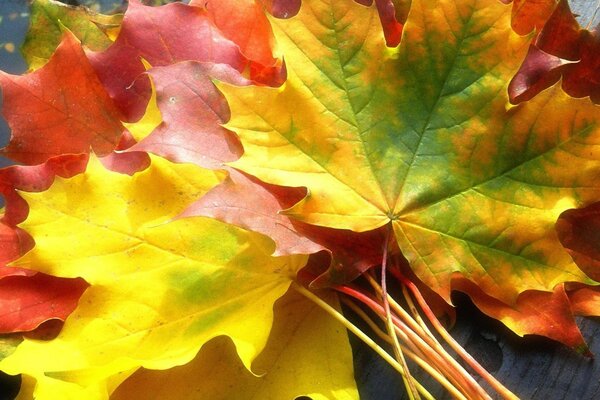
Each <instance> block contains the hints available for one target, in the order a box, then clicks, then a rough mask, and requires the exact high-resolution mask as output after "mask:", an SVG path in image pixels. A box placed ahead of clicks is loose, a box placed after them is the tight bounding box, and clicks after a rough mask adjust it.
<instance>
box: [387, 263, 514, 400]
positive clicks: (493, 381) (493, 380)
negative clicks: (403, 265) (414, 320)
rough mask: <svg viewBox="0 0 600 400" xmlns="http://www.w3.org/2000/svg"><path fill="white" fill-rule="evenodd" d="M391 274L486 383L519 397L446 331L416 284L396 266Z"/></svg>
mask: <svg viewBox="0 0 600 400" xmlns="http://www.w3.org/2000/svg"><path fill="white" fill-rule="evenodd" d="M391 272H392V274H393V275H394V276H395V277H396V278H397V279H398V280H400V282H402V283H403V284H404V285H405V286H406V287H407V288H408V289H409V290H410V292H411V293H412V295H413V296H414V297H415V299H416V300H417V303H419V306H420V307H421V309H422V310H423V312H424V313H425V316H427V319H429V322H431V324H432V325H433V327H434V328H435V330H436V331H437V332H438V333H439V335H440V336H441V337H442V338H443V339H444V340H445V341H446V342H447V343H448V344H449V345H450V347H452V349H453V350H454V351H455V352H456V353H457V354H458V355H459V356H460V357H461V358H462V359H463V360H464V361H465V362H466V363H467V364H468V365H469V366H470V367H471V368H473V370H475V372H477V373H478V374H479V375H480V376H481V377H482V378H483V379H485V381H486V382H487V383H489V384H490V386H492V388H494V390H496V392H498V394H500V396H502V398H503V399H506V400H518V399H519V398H518V397H517V396H516V395H515V394H514V393H513V392H511V391H510V390H509V389H508V388H506V387H505V386H504V385H502V384H501V383H500V382H499V381H498V380H497V379H496V378H494V376H493V375H492V374H490V373H489V372H488V371H487V370H486V369H485V368H483V367H482V366H481V364H479V363H478V362H477V360H475V359H474V358H473V357H472V356H471V355H470V354H469V353H467V351H466V350H465V349H463V348H462V346H461V345H460V344H458V342H457V341H456V340H454V338H453V337H452V336H451V335H450V334H449V333H448V331H447V330H446V329H445V328H444V327H443V326H442V324H441V323H440V321H439V320H438V319H437V317H436V316H435V314H434V313H433V311H432V310H431V308H429V306H428V305H427V302H426V301H425V299H424V298H423V295H422V294H421V292H420V291H419V289H418V288H417V286H416V285H415V284H414V283H413V282H411V281H410V280H409V279H408V278H406V277H405V276H404V275H403V274H402V273H401V272H400V270H399V269H398V268H394V269H392V270H391Z"/></svg>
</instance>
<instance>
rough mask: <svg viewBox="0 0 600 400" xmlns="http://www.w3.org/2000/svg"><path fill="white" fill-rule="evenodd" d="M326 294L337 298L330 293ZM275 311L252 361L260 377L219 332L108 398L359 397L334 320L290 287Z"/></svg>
mask: <svg viewBox="0 0 600 400" xmlns="http://www.w3.org/2000/svg"><path fill="white" fill-rule="evenodd" d="M324 297H325V298H326V299H328V300H329V301H330V302H332V303H334V304H335V303H337V300H336V298H335V296H334V295H332V294H331V293H329V294H328V295H327V294H325V296H324ZM337 308H339V306H337ZM274 315H275V317H274V322H273V330H272V331H271V334H270V336H269V341H268V342H267V345H266V346H265V350H264V351H263V352H262V353H261V354H260V355H259V356H258V357H257V358H256V360H255V361H254V362H253V363H252V370H253V371H256V372H257V373H260V374H261V375H260V376H255V375H253V374H251V373H250V372H249V371H248V370H247V369H246V368H245V367H244V366H243V364H242V363H241V362H240V360H239V357H238V356H237V355H236V354H235V348H234V347H233V346H232V343H231V340H229V339H228V338H225V337H219V338H216V339H213V340H212V341H210V342H209V343H207V344H206V345H205V346H204V347H203V348H202V350H201V351H200V352H199V353H198V355H197V356H196V358H195V359H194V360H192V361H191V362H190V363H188V364H186V365H184V366H181V367H175V368H172V369H170V370H167V371H150V370H139V371H137V372H136V373H135V374H133V375H132V376H131V377H130V378H128V379H127V380H126V381H125V382H123V384H122V385H121V386H120V387H119V388H118V389H117V390H116V391H115V393H114V394H113V396H112V397H111V399H112V400H127V399H132V398H144V399H146V400H153V399H157V400H158V399H161V400H162V399H164V400H201V399H211V400H221V399H222V400H230V399H235V398H246V399H247V398H254V399H295V398H297V397H299V396H301V395H304V396H309V397H310V398H311V399H313V400H327V399H340V400H342V399H346V400H350V399H358V398H359V397H358V392H357V390H356V385H355V383H354V373H353V367H352V352H351V349H350V345H349V343H348V337H347V335H346V333H345V332H344V331H343V330H341V329H340V327H339V325H338V323H337V322H336V321H334V320H332V319H331V317H330V316H329V315H328V314H326V313H325V312H323V311H322V310H321V309H319V308H318V307H316V306H315V305H314V304H313V303H311V302H308V301H307V300H306V299H305V298H304V297H302V296H301V295H299V294H298V293H296V292H295V291H293V290H292V291H289V292H288V293H286V294H285V295H284V296H283V297H282V298H281V299H279V300H278V301H277V302H276V303H275V309H274ZM315 327H318V329H315ZM198 377H202V379H197V378H198ZM290 377H293V379H290ZM223 382H229V384H228V385H223V384H222V383H223ZM317 382H318V384H316V383H317Z"/></svg>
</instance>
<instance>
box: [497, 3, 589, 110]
mask: <svg viewBox="0 0 600 400" xmlns="http://www.w3.org/2000/svg"><path fill="white" fill-rule="evenodd" d="M599 71H600V26H597V27H595V28H594V29H592V30H587V29H583V28H582V27H581V26H580V25H579V23H578V22H577V20H576V19H575V16H574V15H573V13H572V12H571V9H570V7H569V3H568V1H567V0H561V1H560V2H559V3H558V5H557V6H556V9H555V10H554V12H553V13H552V15H551V16H550V18H549V19H548V21H547V22H546V24H545V25H544V28H543V29H542V30H541V32H540V33H539V35H538V36H537V38H536V40H535V42H534V43H532V45H531V48H530V51H529V54H528V55H527V57H526V58H525V60H524V61H523V65H522V66H521V68H519V71H518V72H517V73H516V75H515V77H514V78H513V80H512V81H511V83H510V85H509V93H510V100H511V102H512V103H515V104H516V103H519V102H522V101H526V100H529V99H531V98H533V96H535V95H536V94H537V93H539V92H540V91H542V90H544V89H546V88H548V87H550V86H552V85H553V84H555V83H556V82H557V81H558V80H559V79H560V78H561V77H562V82H561V85H562V87H563V89H564V90H565V91H566V92H567V93H568V94H570V95H571V96H574V97H586V96H589V97H590V98H591V100H592V101H594V102H595V103H600V72H599Z"/></svg>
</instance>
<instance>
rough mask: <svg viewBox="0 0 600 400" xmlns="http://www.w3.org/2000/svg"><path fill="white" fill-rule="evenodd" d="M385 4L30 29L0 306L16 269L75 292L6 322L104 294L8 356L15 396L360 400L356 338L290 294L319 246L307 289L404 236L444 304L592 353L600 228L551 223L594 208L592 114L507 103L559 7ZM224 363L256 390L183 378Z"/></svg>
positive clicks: (15, 95) (7, 190)
mask: <svg viewBox="0 0 600 400" xmlns="http://www.w3.org/2000/svg"><path fill="white" fill-rule="evenodd" d="M370 3H373V2H369V1H356V2H355V1H351V0H347V1H346V0H343V1H342V0H340V1H338V0H336V1H332V0H303V1H302V4H301V6H300V4H299V2H298V1H285V0H284V1H272V2H271V1H264V2H258V1H254V0H238V1H233V0H227V1H223V2H220V3H217V2H206V1H192V2H191V5H183V4H173V5H169V6H164V7H158V8H151V7H147V6H143V5H142V4H141V3H139V2H138V1H131V5H130V7H129V9H128V11H127V13H126V15H125V17H124V19H123V22H122V25H120V27H119V29H118V32H119V34H118V36H117V37H116V40H115V42H114V43H112V39H113V34H114V33H115V32H116V31H117V30H116V29H115V28H117V26H116V25H117V24H118V23H119V21H120V18H119V17H105V16H95V15H90V14H86V13H82V12H81V10H78V11H77V12H75V11H74V10H73V9H68V8H61V7H62V6H58V5H56V4H54V3H52V2H49V1H47V0H37V1H36V2H35V7H37V10H42V9H44V10H48V12H47V13H45V14H44V15H46V17H47V18H48V20H44V21H45V22H44V23H45V24H49V25H48V26H51V27H52V29H53V32H51V33H50V34H49V35H47V36H44V37H37V36H33V35H32V36H30V40H29V42H28V45H27V49H28V50H26V52H27V54H28V55H29V56H28V57H29V59H30V60H31V66H32V67H35V68H38V69H37V70H36V71H34V72H32V73H30V74H28V75H25V76H22V77H14V76H8V75H7V74H3V75H2V77H1V83H2V86H3V91H4V96H5V100H4V115H5V116H6V118H7V120H8V121H9V124H10V125H11V128H12V129H13V136H12V138H11V142H10V143H9V145H8V146H7V147H6V149H5V150H4V152H5V153H6V154H7V155H9V156H10V157H12V158H13V159H14V160H16V161H20V162H23V163H25V164H29V165H30V166H23V167H11V168H10V169H7V170H3V171H2V174H1V175H0V184H2V186H1V187H0V188H1V189H2V193H3V194H4V195H5V197H6V199H7V208H6V215H5V216H4V220H3V221H4V222H5V224H4V225H2V228H3V230H2V232H1V233H2V245H3V247H2V248H3V250H4V252H5V254H3V257H2V258H1V260H2V261H3V262H7V263H9V262H11V261H14V260H15V259H17V258H19V256H21V255H22V254H24V253H25V252H26V251H28V250H30V249H31V248H32V249H31V250H30V251H29V252H27V254H25V255H24V256H22V257H21V258H19V259H18V260H17V261H15V262H12V264H10V266H7V267H3V269H2V270H0V271H3V272H2V273H3V276H2V278H0V296H1V295H3V294H4V293H8V294H9V295H15V293H18V292H17V291H16V289H14V288H15V287H16V286H15V285H13V284H11V281H7V280H6V279H9V278H12V277H10V276H9V275H16V276H15V278H18V277H19V276H22V277H25V278H31V277H32V276H33V277H34V278H35V277H36V276H37V278H36V279H41V280H44V279H46V280H48V279H49V280H50V281H51V282H53V284H56V283H57V282H59V280H58V279H62V280H61V281H60V282H63V283H64V284H65V285H67V286H66V288H60V289H57V291H56V292H57V293H59V294H69V295H70V297H69V298H68V299H61V300H60V304H61V306H64V307H63V308H61V310H60V312H58V311H56V310H53V311H56V312H54V313H49V312H48V309H49V307H48V306H47V304H48V301H47V300H44V299H46V297H43V299H42V300H41V301H42V304H43V305H45V306H42V310H41V311H37V310H36V311H35V312H32V314H34V315H33V317H32V316H31V315H30V316H28V317H25V316H24V317H23V318H22V319H21V320H19V319H18V318H17V321H16V322H26V323H28V325H25V327H21V328H19V327H17V325H18V324H15V325H11V327H9V328H7V329H6V330H8V331H17V330H19V329H21V330H29V329H33V328H35V327H36V326H38V325H39V323H41V322H43V321H45V320H46V319H49V318H59V319H64V318H65V317H66V316H67V315H68V314H69V312H70V311H71V310H72V309H73V308H74V306H75V303H76V302H77V299H78V298H79V296H80V294H81V292H82V291H83V290H84V289H86V287H87V285H88V284H89V288H87V289H86V290H85V293H84V294H83V295H82V297H81V299H80V300H79V303H78V305H77V308H75V310H74V311H73V313H72V314H71V315H70V317H69V318H68V319H67V320H66V322H65V325H64V327H63V329H62V331H61V332H60V334H59V335H58V337H57V338H56V339H54V340H51V341H39V340H31V339H26V340H25V341H24V342H23V343H21V344H19V345H18V346H16V345H13V344H11V347H10V351H7V352H6V353H7V354H5V355H3V357H4V358H3V359H2V361H0V369H2V370H4V371H6V372H8V373H11V374H18V373H23V374H25V375H24V380H23V382H24V384H23V389H22V396H24V397H26V396H35V397H36V398H40V399H44V398H48V399H51V398H52V399H54V398H67V399H68V398H77V399H80V398H89V399H95V398H97V399H105V398H108V397H109V396H111V394H113V392H114V395H113V397H114V398H116V399H120V398H131V397H132V393H135V395H136V396H139V395H140V393H144V395H143V397H148V398H151V397H150V396H155V397H156V396H159V397H160V395H159V393H161V392H160V390H163V389H162V388H167V389H166V390H167V391H168V393H169V396H170V397H168V398H173V399H192V398H206V396H210V397H211V398H217V397H216V396H221V397H222V398H231V397H228V396H230V394H231V396H233V394H232V393H240V391H241V393H244V394H245V395H248V396H250V393H252V395H253V396H255V397H261V398H282V397H285V398H288V397H294V396H298V395H310V396H311V397H312V398H315V399H319V398H336V399H337V398H339V399H346V398H347V399H351V398H356V397H357V396H358V395H357V392H356V389H355V388H354V384H353V380H352V376H351V375H352V368H351V362H350V361H349V348H348V343H347V340H346V337H345V334H344V333H343V332H341V331H340V329H339V328H336V327H335V325H332V323H331V322H328V321H326V320H325V319H324V316H323V315H322V314H319V312H317V311H316V310H315V309H314V306H313V305H310V304H308V303H306V300H304V299H300V298H298V297H297V296H298V294H297V293H294V292H293V291H291V292H287V290H288V288H289V287H290V284H291V283H292V281H294V280H297V277H296V273H297V272H298V271H299V270H300V268H302V267H303V266H304V265H305V263H306V261H307V254H312V253H319V254H317V255H316V256H313V259H312V263H311V266H314V265H315V264H316V263H321V265H320V266H319V268H317V269H316V270H315V271H311V274H313V273H314V276H317V275H318V274H319V273H320V274H322V275H320V276H319V277H318V279H317V280H315V281H314V282H313V286H327V285H330V284H332V283H333V284H339V283H346V282H348V281H349V280H352V279H354V278H356V277H357V276H359V275H360V274H361V273H363V272H365V271H366V270H367V269H369V268H371V267H372V266H374V265H377V264H379V263H380V262H381V248H382V247H383V242H384V236H385V235H384V234H383V232H384V229H385V226H386V225H391V226H392V227H393V231H394V234H395V239H396V240H395V241H396V242H397V244H398V247H399V251H400V252H401V253H402V255H403V256H404V257H406V259H407V260H408V262H409V266H410V268H411V269H412V271H413V272H414V273H415V274H416V276H417V277H418V279H420V280H421V281H422V282H424V283H425V284H426V285H427V286H429V287H430V288H431V289H433V291H434V292H436V293H438V294H440V295H441V296H442V297H443V298H444V299H445V300H446V301H449V300H450V292H451V290H453V289H458V290H462V291H464V292H466V293H468V294H470V295H471V296H472V298H473V299H474V301H475V303H476V304H477V305H478V306H479V307H480V308H481V309H482V310H483V311H484V312H486V313H488V314H490V315H492V316H494V317H496V318H498V319H501V320H502V321H504V322H505V323H506V324H507V325H509V326H510V327H511V328H512V329H513V330H514V331H515V332H517V333H519V334H529V333H536V334H542V335H545V336H548V337H551V338H553V339H556V340H559V341H562V342H564V343H566V344H568V345H570V346H573V347H576V348H579V349H580V350H582V351H585V344H584V341H583V338H582V337H581V334H580V333H579V331H578V329H577V327H576V325H575V322H574V318H573V313H574V312H575V313H578V314H583V315H597V314H598V312H597V304H598V298H599V297H600V296H598V290H597V287H595V286H594V285H596V282H595V281H594V280H593V279H595V280H598V276H597V274H596V273H595V272H594V270H593V268H594V266H595V265H596V264H597V262H598V260H597V257H596V256H597V254H596V253H597V252H596V251H595V250H594V246H595V244H597V243H595V242H594V240H593V238H592V237H591V236H590V234H589V231H590V229H591V228H590V229H588V225H589V224H590V223H589V222H588V223H584V222H582V218H581V217H580V216H579V214H577V212H575V213H574V214H573V213H571V212H567V213H566V214H563V216H562V217H561V219H560V222H559V225H558V233H557V231H556V230H555V229H554V224H555V222H556V220H557V219H558V218H559V216H560V215H561V214H562V213H563V212H565V211H566V210H569V209H572V208H582V207H586V206H590V205H592V204H593V203H595V202H596V201H598V200H600V184H599V183H598V182H597V179H596V176H597V175H598V172H599V170H600V153H599V152H598V148H599V147H598V146H599V145H600V127H599V120H600V113H599V109H598V107H597V106H595V105H594V104H593V103H591V102H590V101H589V99H587V98H582V99H575V98H572V97H571V96H570V95H569V94H567V93H565V92H564V91H563V90H562V89H561V88H560V87H558V86H555V87H553V88H551V89H549V90H546V91H544V92H541V93H537V92H538V91H539V90H533V91H531V92H529V94H530V96H529V97H528V98H527V100H529V101H526V102H523V103H522V104H520V105H518V106H514V107H513V106H510V105H509V94H508V82H510V80H511V78H512V77H513V76H514V75H515V73H517V71H518V70H519V66H520V65H521V63H522V61H523V60H524V59H525V57H526V53H527V49H528V47H529V44H530V41H531V38H530V37H521V36H519V35H518V34H517V33H521V34H524V33H528V32H529V31H531V30H532V29H534V28H535V29H541V27H543V26H544V24H545V23H546V20H547V19H548V18H550V19H551V20H552V17H549V16H550V14H551V13H552V12H554V13H556V12H558V11H555V9H554V5H553V4H550V3H551V2H547V4H546V3H545V6H544V7H543V9H534V8H533V7H531V4H530V3H528V2H527V1H524V2H523V1H515V4H513V6H512V12H511V6H506V5H503V4H501V3H498V2H496V1H493V0H489V1H488V0H470V1H462V2H455V1H449V0H448V1H430V0H414V1H412V2H411V4H410V5H409V2H405V1H395V0H394V1H379V0H376V1H375V2H374V3H375V4H370ZM56 7H58V8H56ZM263 7H264V8H266V9H268V10H270V12H271V13H272V14H274V15H275V16H279V17H285V18H286V19H278V18H275V17H272V16H270V15H268V14H266V13H265V10H264V8H263ZM409 7H410V14H408V11H407V10H408V9H409ZM557 9H558V8H557ZM38 13H39V14H40V15H41V14H42V13H41V12H40V11H38ZM511 13H512V15H511ZM292 14H293V16H292ZM407 14H408V16H407ZM53 15H54V17H53ZM561 15H562V14H561ZM59 20H60V21H62V20H64V23H62V22H60V21H59ZM64 26H66V27H67V28H69V29H71V30H72V31H73V34H74V35H73V34H72V33H70V32H66V33H65V34H64V36H63V39H62V43H61V44H60V45H59V46H58V49H57V50H56V52H55V53H54V55H53V56H52V57H50V53H51V51H48V49H50V48H52V50H53V49H54V47H55V46H56V40H57V37H58V36H57V32H58V29H64ZM514 30H516V31H517V33H515V32H514ZM400 35H402V40H401V43H400V45H399V46H398V47H394V46H396V45H397V44H398V43H399V42H400ZM582 35H587V34H585V33H584V34H582ZM75 36H77V37H78V38H79V39H80V40H81V41H82V43H83V44H84V45H86V46H87V47H88V49H86V50H84V49H82V48H81V47H80V43H79V41H78V40H77V39H76V37H75ZM540 37H542V38H543V34H541V36H538V39H536V40H538V41H541V40H542V39H539V38H540ZM586 37H587V36H586ZM386 43H387V44H388V46H386V45H385V44H386ZM586 43H587V42H586ZM563 44H564V43H563ZM582 46H583V45H582ZM585 49H586V48H585V46H583V47H582V50H581V51H582V52H584V53H585V55H586V57H587V53H588V52H587V51H586V50H585ZM46 59H48V61H47V62H46ZM283 60H285V68H284V67H283ZM591 60H592V61H593V60H595V58H591ZM592 61H589V60H588V61H587V62H586V63H584V64H585V66H586V67H585V68H588V66H589V65H590V63H591V62H592ZM582 62H583V57H582ZM567 64H568V63H566V62H562V61H561V62H560V63H559V64H557V65H555V66H556V67H559V66H562V65H567ZM73 65H77V66H79V68H77V71H76V73H73V74H64V73H63V72H64V70H66V69H67V67H69V66H71V67H72V66H73ZM553 65H554V64H553ZM522 70H523V69H522V68H521V71H522ZM561 71H562V70H561ZM526 72H527V71H526ZM285 74H287V76H285ZM572 75H573V76H575V77H577V76H579V75H580V74H579V75H578V74H577V73H575V72H573V73H572ZM284 77H285V79H284ZM592 78H593V77H592ZM590 79H591V78H590ZM217 81H218V83H216V86H215V85H214V83H213V82H217ZM547 86H548V85H547ZM217 88H218V90H217ZM23 89H25V90H23ZM221 93H223V94H224V96H223V95H222V94H221ZM92 94H93V96H92ZM584 95H585V94H584ZM90 96H91V97H90ZM23 110H26V111H27V113H24V112H23ZM32 115H33V117H32ZM98 121H100V122H98ZM222 124H224V125H222ZM128 130H129V131H130V132H129V131H128ZM90 148H91V150H92V151H93V153H95V154H91V155H89V156H88V153H90ZM147 152H150V153H154V154H156V155H159V156H161V157H164V159H163V158H160V157H156V156H152V157H149V156H148V155H147V154H146V153H147ZM97 155H98V156H102V158H101V159H100V160H99V159H97V158H96V157H97ZM240 156H241V158H240ZM88 158H89V162H88V161H87V160H88ZM238 158H239V159H238ZM100 161H101V162H100ZM176 163H177V164H176ZM186 163H187V164H186ZM86 164H87V166H86ZM205 168H208V169H205ZM111 170H112V171H111ZM215 170H218V171H215ZM114 171H118V172H114ZM122 173H125V174H122ZM221 180H224V182H222V183H219V182H220V181H221ZM53 181H54V182H53ZM33 192H36V193H33ZM37 192H40V193H37ZM586 210H587V211H583V214H585V215H588V214H586V213H592V214H593V215H594V217H595V214H596V211H595V208H594V206H592V207H591V208H589V209H586ZM590 210H591V211H590ZM24 220H25V222H23V221H24ZM592 221H594V220H592ZM17 224H18V225H19V226H18V227H17V226H16V225H17ZM591 225H592V226H593V225H594V223H593V222H592V223H591ZM28 235H31V236H32V237H33V239H34V241H35V246H34V245H33V243H32V242H31V240H30V238H29V236H28ZM268 237H270V238H271V239H269V238H268ZM563 245H564V247H563ZM400 258H401V257H400ZM573 260H574V261H573ZM576 263H578V264H579V265H577V264H576ZM36 273H37V275H36ZM45 274H49V275H53V276H55V277H60V278H51V277H48V275H45ZM309 275H310V274H309ZM6 276H8V278H7V277H6ZM311 276H312V275H311ZM81 278H83V279H85V281H86V282H87V283H83V281H82V280H81ZM53 279H54V280H53ZM63 280H64V281H63ZM27 282H29V281H27ZM30 282H33V281H30ZM4 286H7V287H11V288H9V290H7V291H3V290H4V289H3V287H4ZM286 292H287V293H286ZM38 294H39V293H38ZM42 294H44V293H43V291H42ZM16 296H17V297H19V298H21V299H29V300H30V301H31V299H37V298H36V297H35V296H33V297H31V296H29V297H28V295H19V294H16ZM326 296H327V295H326ZM280 298H281V299H280ZM278 299H280V300H278ZM328 301H329V302H330V303H331V304H334V305H335V304H337V303H336V299H335V297H334V296H330V297H329V298H328ZM540 301H542V302H544V304H548V307H544V309H540V308H539V307H538V306H537V305H538V304H539V303H540ZM25 304H26V302H25V303H23V304H21V305H18V306H17V308H16V309H17V311H19V310H25V309H27V306H26V305H25ZM274 305H275V318H277V319H278V321H275V324H274V328H273V331H272V332H270V331H271V326H272V322H273V307H274ZM69 307H70V308H69ZM25 314H26V313H24V315H25ZM315 326H318V327H316V328H315ZM316 332H318V334H315V333H316ZM222 335H225V336H228V337H229V339H227V338H223V337H219V336H222ZM324 336H326V337H324ZM215 338H216V339H215ZM333 344H334V346H332V345H333ZM15 346H16V349H15ZM333 347H335V349H336V351H337V352H334V351H333ZM201 348H202V350H201V351H200V352H199V350H200V349H201ZM13 350H14V352H13ZM221 352H225V353H227V354H228V357H229V358H230V359H231V362H232V364H227V365H221V361H220V360H219V359H218V357H217V355H220V353H221ZM8 353H10V354H8ZM235 353H237V356H236V355H235ZM40 354H44V356H43V357H41V358H40V357H39V355H40ZM236 357H239V359H240V360H237V359H236ZM300 357H303V358H304V357H306V358H307V359H310V360H311V361H310V365H319V369H316V368H313V367H312V366H311V367H310V368H309V367H307V366H306V365H308V364H303V362H302V361H301V360H300V359H299V358H300ZM34 359H35V360H36V362H32V360H34ZM327 360H329V361H327ZM331 360H334V361H335V366H331V367H329V365H330V364H327V365H328V367H327V368H325V367H323V368H321V367H322V365H321V364H322V363H324V362H325V361H327V362H328V363H329V362H333V361H331ZM184 364H186V365H185V366H183V365H184ZM214 367H218V368H216V369H215V370H213V368H214ZM164 370H168V371H164ZM248 370H251V371H253V372H256V373H262V372H266V373H267V375H266V377H265V378H261V377H256V376H253V375H252V374H251V373H250V372H248ZM292 370H293V371H294V373H295V374H296V375H297V380H296V381H294V385H290V386H286V385H282V384H281V383H278V384H277V385H276V384H275V383H274V382H275V381H279V382H281V381H285V378H283V377H281V378H280V375H279V374H282V373H284V372H289V371H292ZM333 370H335V371H336V372H332V371H333ZM136 371H137V372H136ZM209 373H210V374H213V373H214V376H215V377H219V378H215V380H216V381H217V382H221V380H222V379H223V378H221V377H223V376H225V375H226V374H230V375H231V374H234V375H235V376H236V377H239V383H238V385H237V386H235V387H233V388H230V389H231V391H228V390H225V389H223V388H222V387H220V386H219V387H215V386H213V385H211V384H210V382H206V381H199V382H198V384H197V385H196V386H194V387H193V388H192V387H185V389H186V390H185V391H184V392H180V391H178V389H176V388H177V387H180V386H181V385H180V384H179V383H180V382H184V381H186V380H187V379H188V377H189V376H190V374H209ZM269 374H270V375H269ZM211 376H212V375H211ZM128 378H129V379H128ZM124 381H125V382H124ZM317 381H318V383H316V382H317ZM122 382H124V383H123V384H122V385H121V383H122ZM119 385H121V387H120V388H119V389H117V387H118V386H119ZM157 385H159V386H161V389H158V388H157ZM311 386H314V387H311ZM196 393H199V394H198V395H196ZM197 396H199V397H197ZM161 398H167V397H161Z"/></svg>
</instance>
